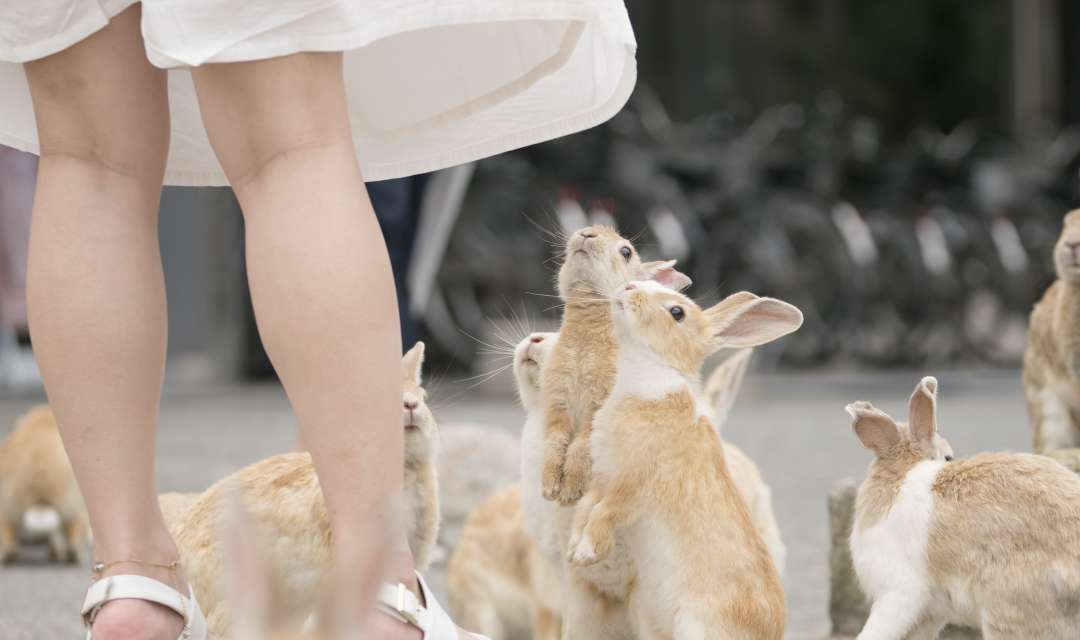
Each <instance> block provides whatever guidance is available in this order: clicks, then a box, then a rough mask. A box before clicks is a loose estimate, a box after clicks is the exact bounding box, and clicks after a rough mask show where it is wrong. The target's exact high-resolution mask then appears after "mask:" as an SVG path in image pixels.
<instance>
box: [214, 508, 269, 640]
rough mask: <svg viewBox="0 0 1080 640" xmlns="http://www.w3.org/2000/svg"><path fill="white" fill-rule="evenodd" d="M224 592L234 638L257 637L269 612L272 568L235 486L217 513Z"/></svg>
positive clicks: (262, 634)
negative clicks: (223, 567) (218, 515)
mask: <svg viewBox="0 0 1080 640" xmlns="http://www.w3.org/2000/svg"><path fill="white" fill-rule="evenodd" d="M220 527H221V538H222V541H223V548H222V553H223V556H224V557H223V560H224V562H225V566H226V570H225V585H224V587H225V594H226V598H225V599H226V601H227V602H228V604H229V610H230V612H231V617H232V626H233V630H234V637H235V638H236V639H237V640H261V639H262V638H265V637H266V635H267V630H268V626H269V619H270V613H271V606H272V603H271V600H272V599H273V598H272V594H271V582H272V578H273V576H272V571H271V570H270V568H269V564H268V557H267V556H268V554H267V552H266V547H265V546H263V545H262V544H261V543H262V540H261V538H260V536H259V535H258V532H257V531H256V529H255V526H254V523H253V522H252V519H251V516H250V514H248V512H247V509H246V508H245V507H244V504H243V499H242V497H241V495H240V492H239V490H235V489H234V490H231V491H230V492H229V493H227V494H226V495H225V499H224V501H223V509H222V513H221V525H220Z"/></svg>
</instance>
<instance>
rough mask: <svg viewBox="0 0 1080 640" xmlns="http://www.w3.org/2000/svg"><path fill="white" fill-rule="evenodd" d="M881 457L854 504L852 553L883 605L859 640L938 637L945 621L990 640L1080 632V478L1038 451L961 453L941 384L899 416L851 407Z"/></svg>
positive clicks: (859, 431)
mask: <svg viewBox="0 0 1080 640" xmlns="http://www.w3.org/2000/svg"><path fill="white" fill-rule="evenodd" d="M847 411H848V413H850V414H851V416H852V418H853V420H854V422H853V425H852V426H853V428H854V430H855V435H856V436H857V437H858V438H859V441H860V442H861V443H862V444H863V446H865V447H866V448H867V449H870V450H871V451H873V452H874V454H875V456H876V459H875V460H874V462H873V464H871V466H870V472H869V474H868V475H867V478H866V480H865V481H864V482H863V484H862V486H861V487H859V492H858V495H857V497H856V500H855V521H854V524H853V527H852V532H851V555H852V560H853V562H854V565H855V572H856V574H857V575H858V577H859V583H860V584H861V585H862V587H863V590H864V591H865V592H866V594H867V595H868V596H869V597H870V600H871V601H872V602H873V606H872V608H871V610H870V618H869V619H868V620H867V622H866V625H865V626H864V627H863V630H862V632H861V633H860V634H859V640H902V639H905V638H906V639H908V640H931V639H933V638H936V637H937V635H938V632H939V631H940V629H941V628H942V627H943V626H944V625H945V624H946V623H950V622H951V623H955V624H962V625H970V626H976V627H979V626H981V627H982V632H983V637H984V638H986V639H987V640H1065V639H1067V638H1069V639H1071V638H1077V637H1080V635H1078V634H1080V479H1077V477H1076V475H1075V474H1073V473H1072V472H1071V471H1068V470H1067V469H1065V468H1064V467H1062V466H1061V465H1060V464H1058V463H1057V462H1054V461H1053V460H1051V459H1049V458H1046V457H1043V456H1039V455H1031V454H1009V453H983V454H979V455H975V456H972V457H970V458H962V459H959V460H952V449H951V448H950V447H949V444H948V443H947V442H946V441H945V440H944V439H943V438H942V437H941V436H940V435H938V431H937V380H935V379H934V378H932V377H926V378H923V379H922V381H920V382H919V385H918V386H917V387H915V392H914V393H913V394H912V396H911V401H910V404H909V407H908V423H907V424H904V423H898V422H896V421H895V420H893V419H892V418H890V417H889V416H888V415H886V414H885V413H884V412H882V411H880V410H878V409H876V408H874V406H873V405H871V404H870V403H868V402H856V403H854V404H851V405H848V407H847Z"/></svg>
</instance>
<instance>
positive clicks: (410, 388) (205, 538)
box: [159, 342, 439, 637]
mask: <svg viewBox="0 0 1080 640" xmlns="http://www.w3.org/2000/svg"><path fill="white" fill-rule="evenodd" d="M423 357H424V345H423V343H422V342H418V343H417V344H416V345H415V346H414V347H413V348H412V349H410V350H409V351H408V352H407V353H406V354H405V355H404V356H403V357H402V360H401V366H402V383H403V388H404V391H403V396H402V407H403V409H402V428H403V429H404V431H405V468H404V471H405V479H404V485H403V486H404V491H403V495H402V504H401V511H402V513H403V517H404V520H405V524H404V528H405V532H406V534H407V537H408V541H409V548H410V550H411V551H412V554H413V558H414V560H415V563H416V567H417V570H419V571H423V570H424V569H426V568H427V566H428V564H429V563H430V561H431V555H432V550H433V548H434V545H435V540H436V537H437V535H438V527H439V491H438V482H437V478H436V473H435V454H436V452H437V449H438V429H437V426H436V423H435V418H434V416H433V415H432V413H431V410H430V409H429V408H428V406H427V403H426V393H425V391H424V389H423V387H422V386H421V368H422V365H423ZM235 491H240V492H241V493H242V494H243V495H244V496H245V500H246V509H247V511H248V512H250V518H251V520H252V521H253V522H254V523H255V524H256V525H257V526H258V527H261V528H262V529H263V530H265V532H266V535H267V536H268V539H269V542H270V544H269V553H270V555H271V558H270V562H272V563H273V564H274V565H275V566H278V567H280V568H281V570H282V580H281V583H282V585H283V587H284V588H285V589H286V590H287V595H288V597H284V598H282V601H283V602H284V603H287V604H288V606H290V607H292V608H293V609H295V610H294V611H291V612H284V613H288V614H290V615H294V614H295V615H301V614H303V613H304V612H310V610H311V607H312V606H313V604H314V603H313V602H312V600H311V594H312V593H314V592H315V591H316V590H318V589H319V588H322V585H323V584H324V583H325V580H326V579H327V578H328V577H329V576H330V575H331V572H330V568H331V566H332V565H331V562H332V552H333V545H332V544H331V537H330V523H329V520H328V518H327V513H326V505H325V503H324V501H323V497H322V490H321V489H320V487H319V481H318V478H317V476H316V474H315V468H314V466H313V465H312V462H311V455H310V454H308V453H286V454H281V455H276V456H272V457H270V458H267V459H265V460H262V461H260V462H256V463H255V464H252V465H250V466H248V467H245V468H243V469H241V470H239V471H237V472H235V473H233V474H231V475H229V476H227V477H225V478H223V479H222V480H220V481H218V482H217V483H215V484H214V485H212V486H211V487H210V488H209V489H207V490H206V491H205V492H203V493H202V494H200V495H198V496H197V497H195V498H194V499H193V500H191V498H190V496H185V495H184V494H166V495H164V496H161V497H160V498H159V503H161V506H162V511H163V512H165V513H166V515H168V516H170V518H175V519H168V520H166V524H167V525H168V527H169V531H170V532H171V533H172V534H173V538H174V539H175V540H176V544H177V547H178V548H179V549H180V555H181V558H182V561H183V563H184V568H185V570H186V571H187V573H188V576H189V578H190V580H191V584H192V586H193V588H194V590H195V595H196V597H197V598H198V600H199V603H200V605H202V607H203V610H204V612H205V613H206V618H207V622H208V624H209V627H210V631H211V632H212V633H213V634H214V635H215V636H222V637H229V633H228V630H229V622H228V617H227V615H226V612H225V611H224V607H223V606H222V594H221V592H220V588H219V586H220V584H221V583H222V579H221V578H222V571H223V565H222V562H223V559H222V540H221V537H220V536H219V530H218V527H217V526H216V524H217V520H216V518H217V514H219V513H220V512H221V510H222V508H223V504H224V502H225V500H226V499H227V496H229V495H231V494H232V493H233V492H235ZM188 501H190V504H189V505H187V507H186V508H184V503H185V502H188Z"/></svg>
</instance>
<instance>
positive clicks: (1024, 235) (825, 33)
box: [0, 0, 1080, 384]
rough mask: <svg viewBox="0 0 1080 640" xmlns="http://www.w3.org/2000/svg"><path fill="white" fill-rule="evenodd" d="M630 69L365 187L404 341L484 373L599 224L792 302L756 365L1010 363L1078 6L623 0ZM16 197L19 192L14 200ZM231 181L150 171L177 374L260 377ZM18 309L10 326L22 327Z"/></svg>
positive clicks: (1077, 87) (1027, 292) (1071, 187)
mask: <svg viewBox="0 0 1080 640" xmlns="http://www.w3.org/2000/svg"><path fill="white" fill-rule="evenodd" d="M628 6H629V9H630V14H631V18H632V19H633V22H634V25H635V30H636V33H637V37H638V40H639V53H638V62H639V68H640V78H639V81H638V85H637V89H636V91H635V93H634V95H633V97H632V98H631V101H630V104H629V105H628V106H627V107H626V108H625V109H624V110H623V111H622V113H620V114H619V115H618V116H617V117H616V118H615V119H613V120H612V121H610V122H609V123H607V124H605V125H603V126H601V127H598V128H596V129H593V130H590V131H586V132H583V133H579V134H576V135H573V136H569V137H566V138H563V139H560V140H556V141H554V142H551V143H548V144H543V145H538V146H536V147H532V148H529V149H525V150H521V151H517V152H513V153H508V154H505V155H502V156H499V157H495V158H491V159H489V160H485V161H482V162H479V163H477V164H475V165H469V166H464V167H457V168H454V169H451V170H448V171H444V172H440V173H439V174H435V175H433V176H421V177H418V178H411V179H405V180H400V181H389V182H385V183H372V185H371V190H372V198H373V200H374V201H375V208H376V210H377V212H378V213H379V215H380V219H381V221H382V223H383V229H384V233H385V234H386V236H387V240H388V243H389V245H390V248H391V253H392V256H393V260H394V267H395V270H396V272H397V277H398V279H399V289H398V290H399V297H400V299H401V301H402V308H403V327H404V328H405V336H406V338H405V340H406V343H411V342H412V341H413V340H415V339H416V338H417V337H422V338H424V339H425V340H426V341H427V342H428V343H429V354H430V356H429V358H430V361H432V362H436V363H438V364H439V365H440V366H441V367H442V368H443V369H446V370H448V371H452V372H454V373H458V372H462V373H465V374H466V375H468V374H470V373H480V372H483V371H485V370H486V368H487V366H488V364H489V362H488V360H487V359H486V358H485V357H484V356H485V354H484V353H483V352H484V351H485V346H484V344H483V343H485V342H492V341H493V339H494V338H495V336H497V335H498V334H499V333H500V332H503V333H505V332H506V331H507V329H505V328H503V325H506V323H507V322H513V321H515V319H516V320H517V321H518V322H519V323H523V322H526V321H527V323H528V324H529V325H530V326H544V325H546V324H550V323H552V322H554V321H556V320H557V309H555V308H554V302H553V300H552V298H550V297H548V296H550V294H551V293H552V286H551V280H552V274H553V272H554V271H555V269H556V268H557V266H558V260H557V258H556V256H557V254H558V246H557V242H555V243H554V244H553V238H554V237H556V236H557V235H558V234H559V233H563V232H567V231H572V230H573V229H574V228H576V227H578V226H581V225H584V224H587V223H590V222H598V221H599V222H609V223H613V224H615V225H617V226H618V227H619V229H620V230H621V231H622V232H623V233H624V235H628V236H633V237H636V238H637V243H638V245H639V246H640V248H641V249H642V251H643V253H645V254H646V255H647V256H653V257H670V258H677V259H679V261H680V264H681V265H682V268H683V269H684V270H685V271H687V272H688V273H689V274H690V275H691V276H692V277H693V278H694V281H695V286H694V288H693V289H692V292H693V293H694V294H695V295H696V296H698V297H702V298H705V299H709V298H713V297H717V296H719V295H722V294H726V293H730V292H732V291H735V290H738V289H750V290H753V291H755V292H758V293H761V294H769V295H774V296H778V297H781V298H784V299H786V300H790V301H792V302H793V303H795V304H797V305H799V306H800V307H801V308H802V309H803V310H804V312H805V313H806V317H807V322H806V325H805V327H804V328H803V329H802V330H801V331H800V332H799V333H798V334H797V335H796V336H793V337H792V339H790V340H787V341H785V343H784V344H783V345H782V350H774V351H773V352H772V353H770V354H769V355H768V357H766V358H765V359H764V363H763V364H762V365H759V366H767V367H777V366H781V367H824V366H842V367H859V368H878V367H897V366H907V367H910V366H915V365H922V364H935V365H936V364H954V363H963V364H967V363H972V364H979V365H992V366H1015V365H1016V364H1017V363H1018V362H1019V358H1020V356H1021V353H1022V350H1023V344H1024V330H1025V320H1026V314H1027V313H1028V311H1029V310H1030V308H1031V305H1032V303H1033V302H1034V300H1035V299H1036V298H1037V296H1038V295H1039V294H1040V293H1041V291H1042V290H1043V288H1044V287H1045V286H1046V284H1047V283H1048V281H1049V280H1050V278H1051V277H1052V268H1051V262H1050V257H1049V256H1050V254H1049V248H1050V246H1051V245H1052V243H1053V241H1054V239H1055V236H1056V234H1057V232H1058V227H1059V222H1060V219H1061V216H1062V215H1063V214H1064V213H1065V212H1066V211H1067V210H1068V209H1070V208H1071V207H1072V206H1074V205H1075V204H1076V202H1077V200H1078V180H1077V168H1078V164H1080V68H1078V65H1080V50H1078V49H1080V39H1078V38H1077V37H1076V36H1077V35H1078V34H1080V7H1078V6H1077V5H1076V4H1075V3H1070V2H1063V1H1058V0H1013V1H1009V0H984V1H982V2H979V3H978V4H977V5H973V4H972V3H970V2H964V1H963V0H912V1H909V2H904V3H886V2H857V1H855V0H814V1H796V0H757V1H755V2H745V1H740V0H712V1H710V2H700V3H699V2H658V1H653V0H630V1H629V2H628ZM13 155H19V154H14V153H13V152H6V153H4V158H3V162H4V164H3V165H0V167H2V169H0V170H2V171H3V173H4V175H3V176H2V177H0V203H2V204H0V206H3V213H4V225H3V228H2V233H3V236H4V237H3V258H4V260H5V262H6V265H5V273H6V274H7V282H6V283H5V286H4V291H6V292H8V293H7V294H5V296H4V299H3V301H2V302H3V306H4V307H5V312H3V317H4V319H5V325H6V329H5V335H4V338H3V340H2V342H0V344H2V345H3V349H2V350H0V371H3V377H4V378H5V379H9V380H13V381H15V383H16V384H21V382H20V381H21V380H22V379H23V378H26V377H27V376H29V377H30V378H32V371H31V372H29V373H28V371H27V367H26V366H23V365H25V364H26V363H25V362H22V361H21V360H20V358H22V359H25V358H24V355H25V354H24V349H23V348H20V347H25V346H26V345H27V344H28V339H27V336H26V335H25V330H24V327H23V326H21V325H20V321H19V318H20V313H22V302H21V300H19V299H18V297H19V295H20V293H21V292H20V285H19V282H18V279H19V277H20V276H21V266H20V265H19V264H18V262H19V261H20V260H25V247H24V246H20V244H24V243H25V234H26V229H27V226H28V225H27V224H26V223H25V222H24V219H25V216H26V215H27V209H28V207H29V203H30V197H31V195H30V193H29V192H30V190H31V189H32V180H33V171H32V164H33V159H32V158H30V157H23V158H12V157H11V156H13ZM20 192H24V193H20ZM242 224H243V223H242V219H241V217H240V213H239V210H238V208H237V205H236V202H235V200H234V199H233V197H232V195H231V194H230V192H229V191H228V190H227V189H194V188H169V189H167V190H166V191H165V192H164V195H163V198H162V217H161V239H162V245H163V246H162V250H163V253H164V260H165V262H166V276H167V279H168V295H169V299H170V302H171V305H170V314H171V315H170V321H171V322H170V373H171V375H173V376H174V377H180V378H193V379H200V380H207V379H209V380H222V379H247V378H258V377H266V376H271V375H273V372H272V368H271V367H270V366H269V364H268V361H267V360H266V357H265V355H264V354H263V353H262V349H261V346H260V344H259V339H258V336H257V333H256V331H255V325H254V320H253V317H252V314H251V310H250V305H249V303H248V301H247V292H246V284H245V278H244V257H243V243H242V239H243V229H242ZM23 324H24V323H23Z"/></svg>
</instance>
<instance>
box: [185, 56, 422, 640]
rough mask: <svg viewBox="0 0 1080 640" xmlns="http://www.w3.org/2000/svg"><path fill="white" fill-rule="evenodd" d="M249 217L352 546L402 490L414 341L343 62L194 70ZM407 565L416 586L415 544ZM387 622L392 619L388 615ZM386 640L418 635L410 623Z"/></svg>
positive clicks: (275, 346) (270, 327) (265, 320)
mask: <svg viewBox="0 0 1080 640" xmlns="http://www.w3.org/2000/svg"><path fill="white" fill-rule="evenodd" d="M193 76H194V78H195V84H196V88H197V90H198V94H199V102H200V108H201V110H202V115H203V121H204V122H205V124H206V129H207V132H208V133H209V135H210V140H211V142H212V144H213V146H214V150H215V152H216V153H217V156H218V159H219V160H220V161H221V164H222V167H223V168H224V169H225V173H226V174H227V175H228V177H229V181H230V182H231V183H232V185H233V189H234V190H235V192H236V195H237V198H238V199H239V200H240V206H241V208H242V209H243V211H244V220H245V229H246V237H247V263H248V279H249V282H250V286H251V297H252V302H253V303H254V306H255V315H256V318H257V321H258V326H259V333H260V335H261V336H262V339H263V343H264V344H265V345H266V349H267V352H268V353H269V355H270V358H271V360H272V361H273V363H274V366H275V368H276V369H277V372H278V375H279V376H280V377H281V380H282V383H283V384H284V386H285V391H286V393H287V394H288V396H289V400H290V402H291V403H292V405H293V408H294V410H295V411H296V414H297V418H298V420H299V422H300V429H301V432H302V433H303V442H304V445H305V446H306V447H307V448H308V449H309V450H310V451H311V454H312V458H313V460H314V462H315V468H316V470H317V471H318V474H319V480H320V482H321V484H322V487H323V494H324V496H325V498H326V503H327V508H328V511H329V516H330V525H331V529H332V530H333V532H334V536H335V538H336V539H337V540H338V541H339V542H340V541H342V540H347V539H348V536H349V535H350V532H355V531H360V530H362V529H361V525H362V524H363V523H370V522H372V521H375V522H377V521H378V520H379V519H381V518H386V517H388V514H386V513H384V509H383V508H382V507H381V505H382V504H383V502H384V500H385V499H386V497H387V496H389V495H396V494H398V493H399V492H400V491H401V482H402V475H403V455H404V453H403V442H402V430H401V426H400V425H401V418H400V413H401V377H400V375H399V369H400V362H401V339H400V336H399V328H398V315H397V301H396V299H395V293H394V281H393V277H392V274H391V271H390V262H389V258H388V257H387V252H386V247H385V244H384V243H383V239H382V235H381V233H380V231H379V226H378V223H377V221H376V219H375V215H374V212H373V211H372V209H371V203H370V202H369V200H368V197H367V192H366V190H365V189H364V183H363V178H362V177H361V175H360V169H359V166H358V165H357V162H356V155H355V152H354V148H353V143H352V136H351V132H350V129H349V120H348V115H347V111H346V103H345V93H344V84H343V80H342V69H341V55H340V54H336V53H300V54H294V55H290V56H285V57H280V58H273V59H269V60H259V61H253V62H241V63H232V64H214V65H207V66H204V67H200V68H198V69H196V70H194V71H193ZM399 549H400V552H399V557H398V559H397V561H396V562H395V567H394V570H395V572H396V575H397V579H399V580H402V581H405V582H407V583H411V582H413V575H412V558H411V556H410V555H409V552H408V546H407V544H406V543H405V540H404V539H402V541H401V544H400V545H399ZM377 618H384V617H383V616H377ZM378 624H380V625H384V626H386V629H384V630H382V632H381V635H379V636H377V637H387V638H390V637H402V638H404V637H419V634H418V633H417V632H415V630H412V631H409V630H408V629H407V628H406V627H404V625H398V624H397V623H393V624H392V625H391V624H387V623H385V621H382V622H379V623H378Z"/></svg>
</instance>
